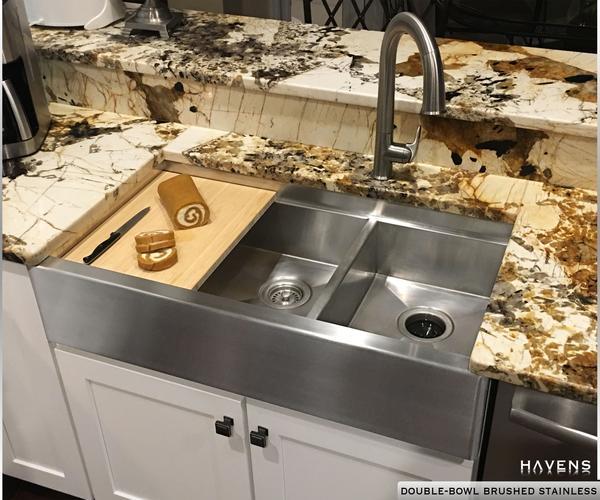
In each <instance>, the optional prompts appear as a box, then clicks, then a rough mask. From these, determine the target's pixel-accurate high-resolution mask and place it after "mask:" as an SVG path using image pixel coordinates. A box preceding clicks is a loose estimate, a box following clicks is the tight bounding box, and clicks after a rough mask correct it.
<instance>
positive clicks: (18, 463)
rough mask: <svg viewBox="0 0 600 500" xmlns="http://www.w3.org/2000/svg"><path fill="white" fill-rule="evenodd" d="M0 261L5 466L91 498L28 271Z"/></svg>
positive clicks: (9, 471) (12, 473) (32, 479)
mask: <svg viewBox="0 0 600 500" xmlns="http://www.w3.org/2000/svg"><path fill="white" fill-rule="evenodd" d="M2 266H3V269H2V334H3V352H2V358H3V366H2V371H3V379H2V388H3V394H2V408H3V415H2V420H3V424H4V429H3V431H4V432H3V441H4V446H3V449H2V452H3V465H4V467H3V472H4V473H5V474H8V475H10V476H14V477H18V478H20V479H23V480H25V481H30V482H32V483H36V484H41V485H42V486H46V487H47V488H52V489H54V490H59V491H62V492H64V493H68V494H70V495H74V496H77V497H81V498H91V494H90V488H89V486H88V482H87V478H86V475H85V470H84V467H83V460H82V459H81V455H80V454H79V448H78V446H77V439H76V437H75V430H74V429H73V426H72V425H71V418H70V416H69V412H68V410H67V404H66V401H65V398H64V395H63V392H62V389H61V386H60V379H59V377H58V373H57V371H56V366H55V364H54V359H53V357H52V351H51V349H50V346H49V345H48V340H47V338H46V333H45V331H44V326H43V324H42V319H41V317H40V313H39V310H38V306H37V301H36V299H35V295H34V292H33V287H32V286H31V281H30V279H29V273H28V271H27V268H26V267H25V266H24V265H22V264H15V263H14V262H4V263H3V265H2Z"/></svg>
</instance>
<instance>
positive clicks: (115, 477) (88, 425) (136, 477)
mask: <svg viewBox="0 0 600 500" xmlns="http://www.w3.org/2000/svg"><path fill="white" fill-rule="evenodd" d="M56 358H57V361H58V364H59V368H60V372H61V375H62V377H63V380H64V384H65V390H66V392H67V397H68V401H69V405H70V406H71V411H72V413H73V418H74V420H75V427H76V429H77V433H78V435H79V438H80V440H81V444H82V450H83V455H84V459H85V463H86V465H87V467H88V473H89V476H90V481H91V483H92V490H93V492H94V495H95V496H96V498H97V499H98V500H104V499H107V500H108V499H116V498H121V499H122V498H127V499H137V498H140V499H141V498H143V499H148V500H171V499H178V500H180V499H181V500H187V499H190V500H192V499H194V500H198V499H207V500H209V499H210V500H212V499H215V500H217V499H222V500H236V499H240V500H241V499H243V500H249V499H251V498H252V497H251V481H250V469H249V461H248V449H247V446H248V445H247V438H246V424H245V416H244V412H243V400H242V398H239V397H237V396H232V395H226V394H225V393H222V392H220V391H217V390H213V389H208V388H205V387H203V386H200V385H198V384H192V383H187V382H183V381H180V380H178V379H174V378H172V377H166V376H163V375H160V376H159V375H156V374H154V373H152V372H149V371H146V370H142V369H137V368H133V367H128V366H126V365H123V364H121V363H115V362H112V361H110V362H109V361H105V360H103V359H101V358H97V357H88V356H83V355H80V354H76V353H73V352H68V351H63V350H59V349H57V350H56ZM224 416H228V417H231V418H233V420H234V426H233V433H232V436H231V437H226V436H222V435H218V434H216V432H215V421H216V420H221V419H222V418H223V417H224Z"/></svg>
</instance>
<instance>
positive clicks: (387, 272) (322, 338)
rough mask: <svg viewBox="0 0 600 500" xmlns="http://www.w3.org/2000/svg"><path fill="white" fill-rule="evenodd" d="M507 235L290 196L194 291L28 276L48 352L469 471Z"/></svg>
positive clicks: (391, 210)
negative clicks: (280, 412)
mask: <svg viewBox="0 0 600 500" xmlns="http://www.w3.org/2000/svg"><path fill="white" fill-rule="evenodd" d="M510 231H511V227H510V226H509V225H506V224H502V223H496V222H490V221H483V220H478V219H475V218H471V217H464V216H460V215H453V214H446V213H440V212H435V211H433V210H429V209H423V208H415V207H410V206H404V205H402V204H395V203H389V202H385V201H381V200H374V199H369V198H361V197H357V196H352V195H348V194H339V193H332V192H327V191H323V190H317V189H309V188H301V187H297V186H288V187H286V188H285V189H283V190H282V191H281V192H280V193H279V194H278V196H277V199H276V200H275V201H274V202H273V203H272V204H271V206H270V207H269V208H267V210H266V211H265V212H264V213H263V215H262V216H261V217H260V218H259V219H258V220H257V221H256V222H255V223H254V225H253V226H252V227H250V228H249V230H248V231H247V232H246V234H245V235H244V236H243V237H242V238H241V239H240V241H239V243H238V244H237V245H236V246H235V247H234V248H232V249H231V251H230V252H229V253H228V254H227V255H226V256H225V257H224V258H223V260H222V261H221V262H220V263H219V264H218V265H217V267H216V268H215V270H214V271H213V272H212V273H211V274H210V276H209V277H208V278H207V279H206V280H205V281H204V282H203V283H199V284H198V286H197V287H195V288H194V289H193V290H188V289H183V288H179V287H174V286H170V285H166V284H162V283H158V282H155V281H150V280H145V279H141V278H137V277H134V276H129V275H125V274H120V273H116V272H112V271H108V270H104V269H99V268H96V267H93V266H86V265H83V264H80V263H75V262H69V261H66V260H62V259H57V258H48V259H46V260H45V261H44V262H43V263H42V264H41V265H39V266H36V267H34V268H33V269H31V270H30V275H31V279H32V282H33V286H34V289H35V293H36V297H37V301H38V304H39V307H40V310H41V312H42V317H43V321H44V327H45V330H46V335H47V337H48V339H49V340H50V341H51V342H54V343H57V344H62V345H66V346H69V347H71V348H75V349H80V350H82V351H86V352H90V353H94V354H97V355H101V356H105V357H107V358H110V359H116V360H120V361H123V362H126V363H130V364H133V365H137V366H142V367H145V368H148V369H151V370H155V371H158V372H162V373H167V374H170V375H173V376H176V377H180V378H182V379H186V380H191V381H194V382H198V383H201V384H205V385H207V386H210V387H217V388H219V389H223V390H225V391H229V392H231V393H235V394H239V395H242V396H245V397H248V398H254V399H258V400H261V401H266V402H268V403H272V404H275V405H279V406H282V407H285V408H290V409H292V410H297V411H300V412H303V413H307V414H310V415H314V416H317V417H321V418H324V419H328V420H331V421H334V422H338V423H341V424H345V425H349V426H351V427H355V428H358V429H362V430H365V431H370V432H374V433H377V434H380V435H383V436H387V437H390V438H394V439H397V440H401V441H404V442H407V443H410V444H411V445H416V446H418V447H420V449H422V450H429V451H431V450H435V452H436V453H437V452H442V453H443V454H444V456H449V457H453V458H452V459H453V460H454V459H456V460H469V461H476V460H477V459H478V456H479V452H480V446H481V440H482V432H483V422H484V418H485V415H486V408H487V404H488V397H489V393H490V392H489V387H490V382H489V380H488V379H486V378H485V377H480V376H477V375H475V374H473V373H471V372H470V371H469V357H470V353H471V349H472V346H473V343H474V341H475V338H476V336H477V332H478V330H479V327H480V324H481V321H482V317H483V314H484V313H485V309H486V305H487V303H488V301H489V296H490V292H491V290H492V287H493V284H494V281H495V279H496V274H497V272H498V268H499V266H500V263H501V260H502V256H503V253H504V250H505V247H506V244H507V241H508V238H509V235H510ZM66 311H67V312H68V313H67V312H66ZM429 451H428V452H429ZM432 452H433V451H432Z"/></svg>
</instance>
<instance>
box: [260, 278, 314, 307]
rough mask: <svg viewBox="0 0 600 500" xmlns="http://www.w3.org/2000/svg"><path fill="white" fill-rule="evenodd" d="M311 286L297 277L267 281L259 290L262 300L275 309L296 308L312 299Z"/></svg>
mask: <svg viewBox="0 0 600 500" xmlns="http://www.w3.org/2000/svg"><path fill="white" fill-rule="evenodd" d="M310 294H311V290H310V286H308V285H307V284H306V283H304V281H301V280H297V279H290V278H284V279H278V280H273V281H267V282H266V283H264V284H263V285H262V286H261V287H260V290H259V291H258V296H259V297H260V300H261V301H262V302H263V303H264V304H266V305H267V306H269V307H274V308H275V309H294V308H296V307H300V306H301V305H302V304H306V303H307V302H308V301H309V299H310Z"/></svg>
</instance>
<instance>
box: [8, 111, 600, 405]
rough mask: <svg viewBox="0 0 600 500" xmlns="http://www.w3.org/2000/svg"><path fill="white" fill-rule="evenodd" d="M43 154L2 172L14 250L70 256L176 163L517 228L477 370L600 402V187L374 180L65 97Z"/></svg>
mask: <svg viewBox="0 0 600 500" xmlns="http://www.w3.org/2000/svg"><path fill="white" fill-rule="evenodd" d="M51 111H52V114H53V119H54V123H53V126H52V129H51V131H50V134H49V136H48V138H47V139H46V141H45V143H44V146H43V148H42V150H41V151H39V152H38V153H36V154H35V155H33V156H31V157H28V158H25V159H23V160H21V161H20V162H19V163H17V168H16V169H15V171H13V172H12V173H11V176H10V177H4V178H3V188H4V190H3V191H4V192H3V253H4V257H5V258H8V259H11V260H16V261H19V262H25V263H27V264H30V265H35V264H36V263H38V262H40V261H41V260H42V259H43V258H44V257H46V256H47V255H57V256H59V255H61V254H63V253H64V252H65V251H67V250H68V249H69V248H70V247H72V246H73V245H75V244H76V243H77V241H79V240H80V239H81V238H82V237H83V236H84V235H85V233H86V232H88V231H89V230H91V229H92V228H93V227H94V226H96V225H97V224H98V223H99V222H101V221H102V220H104V219H105V218H106V217H107V216H108V215H109V214H110V213H112V212H113V211H114V210H115V209H116V208H117V207H118V206H120V205H121V204H122V203H124V202H125V201H126V200H127V199H128V198H129V197H131V196H132V195H133V194H134V193H135V192H136V191H137V190H139V189H140V188H141V187H142V186H143V185H144V184H146V183H147V182H148V181H149V180H150V179H151V178H152V177H153V176H154V175H156V174H157V173H158V172H159V171H158V170H155V169H153V166H155V165H156V164H157V163H158V162H159V161H161V160H162V159H163V158H164V159H167V160H173V161H184V162H187V163H190V164H192V165H196V166H198V167H199V168H200V167H202V168H209V169H214V170H220V171H225V172H234V173H238V174H242V175H251V176H257V177H262V178H267V179H273V180H277V181H282V182H289V183H298V184H304V185H308V186H313V187H317V188H322V189H328V190H332V191H343V192H349V193H354V194H357V195H360V196H370V197H377V198H382V199H388V200H393V201H399V202H403V203H409V204H411V205H415V206H423V207H428V208H432V209H435V210H441V211H446V212H451V213H459V214H464V215H469V216H475V217H480V218H487V219H491V220H501V221H505V222H509V223H512V224H514V227H513V232H512V235H511V238H510V241H509V243H508V246H507V249H506V253H505V256H504V259H503V262H502V265H501V268H500V272H499V274H498V278H497V282H496V284H495V286H494V288H493V291H492V296H491V302H490V305H489V307H488V309H487V312H486V314H485V316H484V319H483V323H482V326H481V329H480V331H479V334H478V337H477V340H476V343H475V346H474V349H473V352H472V355H471V360H470V366H471V369H472V371H474V372H475V373H478V374H481V375H485V376H488V377H491V378H495V379H499V380H504V381H507V382H510V383H513V384H517V385H522V386H527V387H532V388H535V389H537V390H541V391H545V392H551V393H555V394H559V395H563V396H566V397H569V398H573V399H578V400H582V401H587V402H592V403H593V402H595V401H596V381H597V369H596V359H597V348H596V211H597V197H596V193H595V192H592V191H587V190H582V189H564V188H557V187H553V186H551V185H547V184H543V183H539V182H534V181H528V180H524V179H517V178H512V177H505V176H498V175H491V174H477V173H473V172H468V171H465V170H457V169H451V168H440V167H433V166H427V165H413V164H408V165H402V166H400V165H397V166H396V167H395V170H394V172H395V176H394V179H392V180H389V181H376V180H373V179H372V178H371V177H370V175H369V173H370V171H371V168H372V156H369V155H362V154H359V153H351V152H346V151H341V150H335V149H330V148H324V147H317V146H307V145H304V144H300V143H294V142H286V141H275V140H270V139H265V138H261V137H257V136H250V135H239V134H235V133H227V132H220V131H215V130H210V129H201V128H198V127H189V128H187V129H186V128H185V127H183V126H181V125H178V124H161V125H157V124H156V123H154V122H152V121H149V120H146V119H140V118H136V117H131V116H123V115H116V114H112V113H102V112H97V111H93V110H85V109H81V108H73V107H68V106H58V105H52V106H51Z"/></svg>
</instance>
